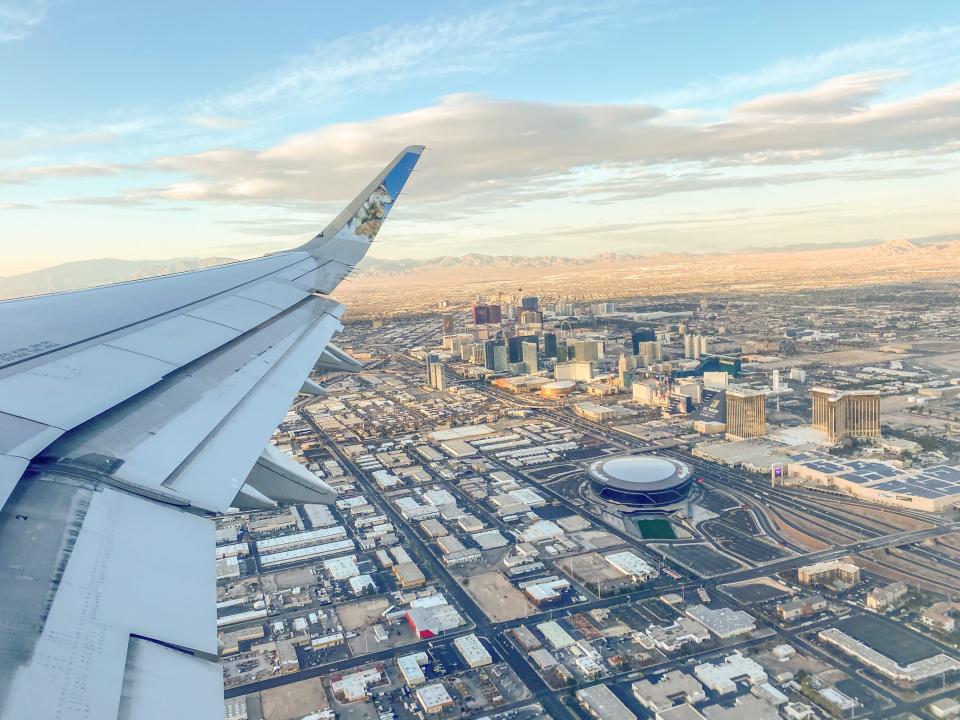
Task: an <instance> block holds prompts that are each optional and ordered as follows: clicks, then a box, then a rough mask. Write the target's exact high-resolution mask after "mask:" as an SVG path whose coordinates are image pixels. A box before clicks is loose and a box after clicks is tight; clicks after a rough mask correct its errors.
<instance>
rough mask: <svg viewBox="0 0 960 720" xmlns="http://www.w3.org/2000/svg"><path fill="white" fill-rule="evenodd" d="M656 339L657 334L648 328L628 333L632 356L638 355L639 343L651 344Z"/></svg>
mask: <svg viewBox="0 0 960 720" xmlns="http://www.w3.org/2000/svg"><path fill="white" fill-rule="evenodd" d="M656 339H657V334H656V333H655V332H654V331H653V330H651V329H650V328H642V329H640V330H634V331H633V332H632V333H630V349H631V350H633V354H634V355H639V354H640V343H643V342H653V341H655V340H656Z"/></svg>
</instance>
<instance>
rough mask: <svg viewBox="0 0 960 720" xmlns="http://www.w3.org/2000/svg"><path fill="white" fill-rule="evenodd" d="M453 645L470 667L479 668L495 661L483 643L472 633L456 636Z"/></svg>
mask: <svg viewBox="0 0 960 720" xmlns="http://www.w3.org/2000/svg"><path fill="white" fill-rule="evenodd" d="M453 645H454V647H455V648H457V652H458V653H460V657H462V658H463V661H464V662H465V663H466V664H467V666H468V667H471V668H478V667H483V666H484V665H489V664H490V663H492V662H493V657H492V656H491V655H490V653H489V652H488V651H487V649H486V648H485V647H484V646H483V643H482V642H480V639H479V638H478V637H477V636H476V635H474V634H472V633H471V634H470V635H464V636H462V637H458V638H456V639H455V640H454V641H453Z"/></svg>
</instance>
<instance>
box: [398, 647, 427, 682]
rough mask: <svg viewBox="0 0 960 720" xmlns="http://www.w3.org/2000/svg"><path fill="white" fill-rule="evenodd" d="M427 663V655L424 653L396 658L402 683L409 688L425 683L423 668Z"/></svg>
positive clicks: (425, 677)
mask: <svg viewBox="0 0 960 720" xmlns="http://www.w3.org/2000/svg"><path fill="white" fill-rule="evenodd" d="M429 662H430V656H429V655H427V654H426V653H425V652H418V653H413V654H412V655H403V656H401V657H398V658H397V668H398V669H399V670H400V674H401V675H403V681H404V682H405V683H406V684H407V685H408V686H410V687H416V686H417V685H423V684H424V683H425V682H426V681H427V676H426V675H424V673H423V666H424V665H426V664H427V663H429Z"/></svg>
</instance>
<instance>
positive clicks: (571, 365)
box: [553, 360, 596, 382]
mask: <svg viewBox="0 0 960 720" xmlns="http://www.w3.org/2000/svg"><path fill="white" fill-rule="evenodd" d="M595 367H596V363H593V362H590V361H589V360H573V361H571V362H565V363H557V364H556V365H555V366H554V368H553V377H554V378H556V379H557V380H578V381H580V382H590V381H591V380H593V371H594V368H595Z"/></svg>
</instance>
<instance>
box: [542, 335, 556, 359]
mask: <svg viewBox="0 0 960 720" xmlns="http://www.w3.org/2000/svg"><path fill="white" fill-rule="evenodd" d="M543 355H544V357H548V358H555V357H557V334H556V333H552V332H545V333H544V334H543Z"/></svg>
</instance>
